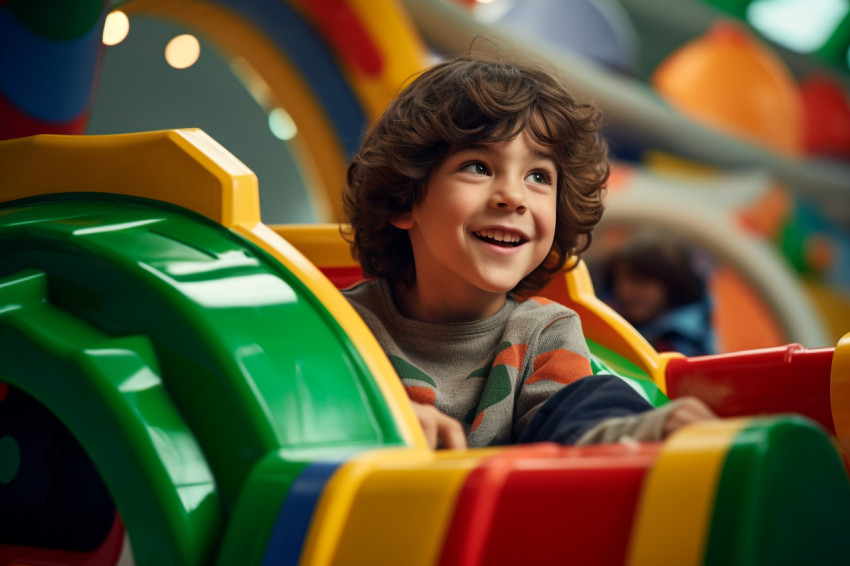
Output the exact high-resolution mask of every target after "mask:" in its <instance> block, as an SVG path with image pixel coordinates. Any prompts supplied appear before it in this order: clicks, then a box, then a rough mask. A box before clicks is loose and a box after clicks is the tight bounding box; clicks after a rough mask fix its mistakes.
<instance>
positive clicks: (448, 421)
mask: <svg viewBox="0 0 850 566" xmlns="http://www.w3.org/2000/svg"><path fill="white" fill-rule="evenodd" d="M411 405H413V411H414V412H415V413H416V417H417V418H418V419H419V424H421V425H422V430H423V431H425V438H426V439H427V440H428V446H429V447H431V449H432V450H433V449H436V448H449V449H451V450H463V449H464V448H466V434H464V432H463V427H462V426H461V424H460V423H459V422H458V421H456V420H454V419H453V418H451V417H450V416H448V415H446V414H443V413H441V412H440V411H439V409H437V408H436V407H434V406H433V405H423V404H422V403H414V402H412V401H411Z"/></svg>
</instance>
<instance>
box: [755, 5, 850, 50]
mask: <svg viewBox="0 0 850 566" xmlns="http://www.w3.org/2000/svg"><path fill="white" fill-rule="evenodd" d="M848 11H850V5H848V2H847V0H754V2H752V3H751V4H750V5H749V6H747V20H749V22H750V23H751V24H752V26H753V27H754V28H756V29H757V30H759V31H760V32H761V33H762V34H764V36H765V37H768V38H770V39H772V40H773V41H775V42H776V43H778V44H780V45H783V46H785V47H787V48H788V49H792V50H794V51H797V52H798V53H811V52H813V51H816V50H817V49H818V48H820V47H821V46H822V45H823V44H824V43H825V42H826V40H827V39H829V37H830V36H831V35H832V33H833V31H835V27H836V26H837V25H838V23H839V22H840V21H841V20H842V18H843V17H844V16H845V15H847V12H848Z"/></svg>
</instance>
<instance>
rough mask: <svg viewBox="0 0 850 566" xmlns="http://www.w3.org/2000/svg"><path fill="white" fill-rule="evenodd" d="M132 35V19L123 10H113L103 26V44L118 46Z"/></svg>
mask: <svg viewBox="0 0 850 566" xmlns="http://www.w3.org/2000/svg"><path fill="white" fill-rule="evenodd" d="M128 33H130V19H129V18H128V17H127V14H125V13H124V12H122V11H121V10H113V11H112V12H110V13H109V15H108V16H106V22H105V23H104V24H103V44H104V45H118V44H119V43H121V42H122V41H124V38H126V37H127V34H128Z"/></svg>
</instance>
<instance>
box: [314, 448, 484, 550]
mask: <svg viewBox="0 0 850 566" xmlns="http://www.w3.org/2000/svg"><path fill="white" fill-rule="evenodd" d="M499 450H500V449H481V450H469V451H464V452H437V453H435V452H431V451H429V450H427V449H422V450H406V451H389V450H384V451H381V452H373V453H371V454H367V455H363V456H359V457H358V458H357V459H356V460H353V461H351V462H349V463H347V464H345V465H344V466H343V467H341V468H340V469H339V470H338V471H337V473H336V474H335V475H334V477H333V478H332V479H331V481H330V482H329V483H328V485H327V487H326V488H325V491H324V494H323V495H322V499H321V501H320V502H319V505H318V506H317V509H316V512H315V514H314V516H313V522H312V524H313V525H314V526H316V525H318V526H320V528H311V531H310V533H309V535H308V537H307V542H306V543H305V545H304V551H303V553H302V555H301V561H300V563H301V564H302V565H308V564H309V565H311V566H319V565H328V564H334V565H353V564H362V565H367V564H368V565H369V566H381V565H386V566H396V565H398V564H404V565H405V566H420V565H421V566H426V565H434V564H437V562H438V561H439V558H440V553H441V551H442V546H443V540H444V538H445V531H446V529H447V528H448V526H449V524H450V523H451V519H452V516H453V514H454V507H455V502H456V500H457V496H458V494H459V492H460V489H461V487H462V486H463V483H464V481H465V480H466V477H467V476H468V475H469V473H470V472H471V471H472V470H473V469H474V468H475V467H476V466H478V465H479V463H480V462H481V460H482V459H484V458H487V457H490V456H492V455H494V454H495V453H496V452H498V451H499Z"/></svg>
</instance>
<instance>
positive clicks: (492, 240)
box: [472, 230, 526, 248]
mask: <svg viewBox="0 0 850 566" xmlns="http://www.w3.org/2000/svg"><path fill="white" fill-rule="evenodd" d="M472 234H473V235H474V236H475V237H476V238H478V239H479V240H481V241H482V242H487V243H488V244H493V245H496V246H501V247H503V248H515V247H517V246H521V245H522V244H524V243H525V242H526V239H525V238H524V237H523V236H522V235H520V234H518V233H516V232H508V231H506V230H479V231H478V232H473V233H472Z"/></svg>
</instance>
